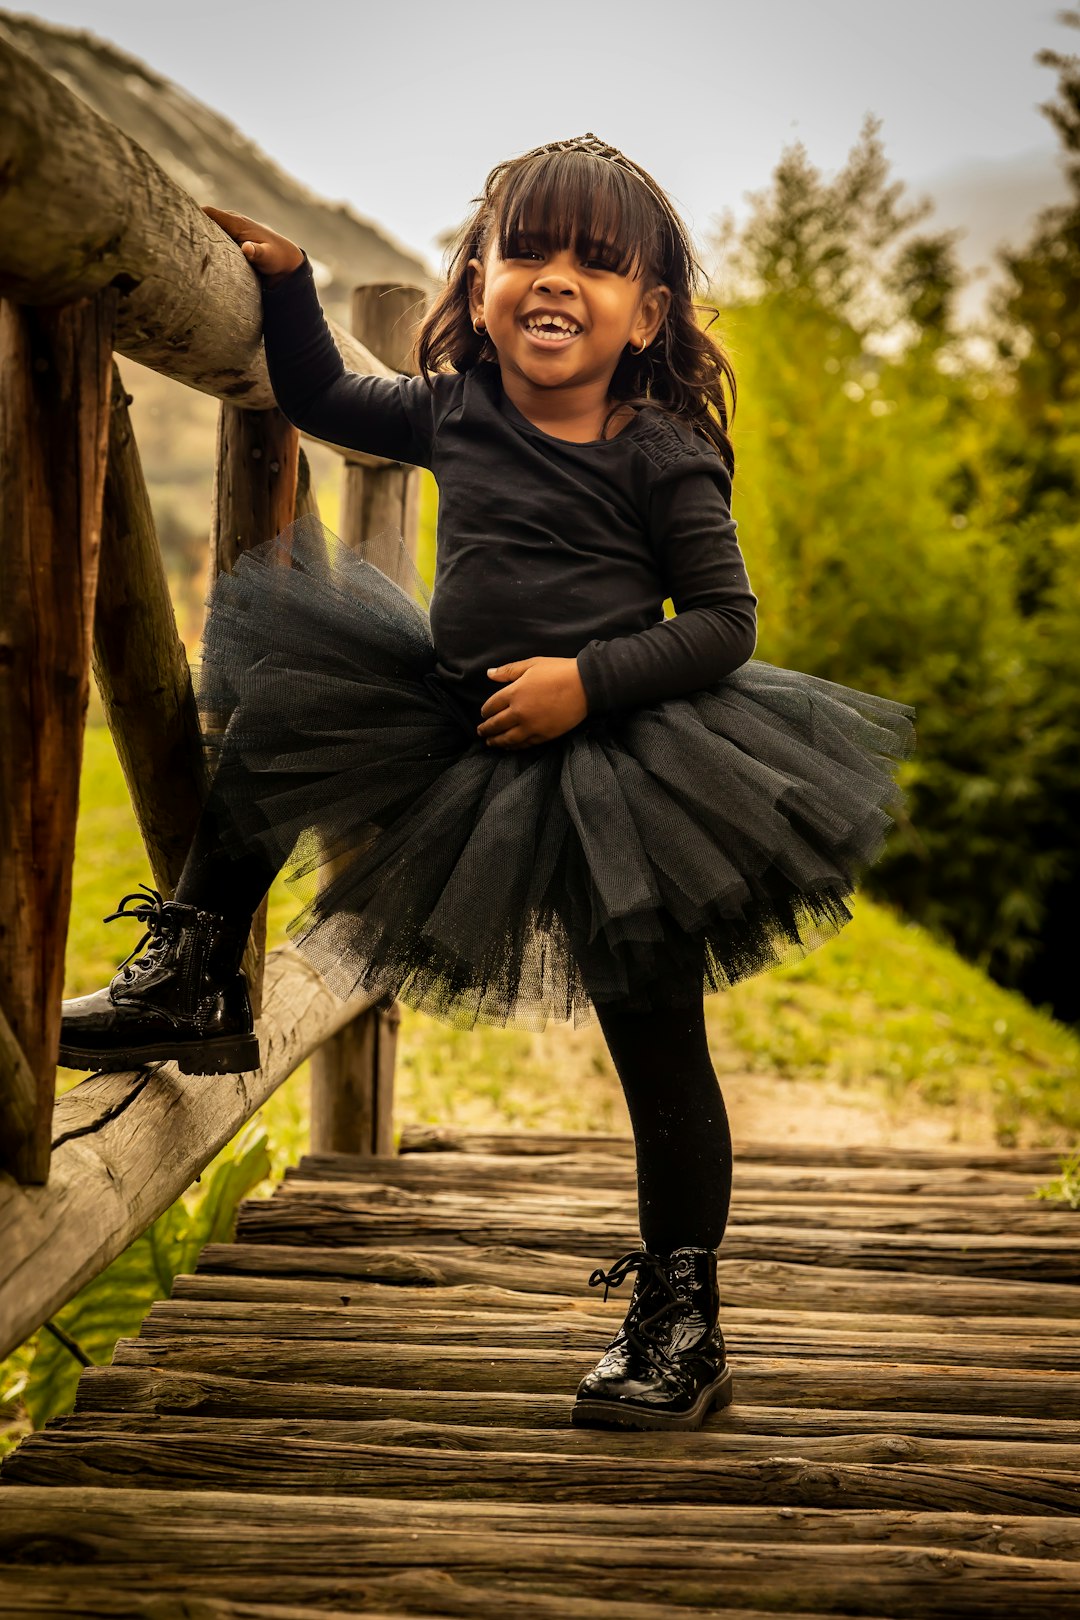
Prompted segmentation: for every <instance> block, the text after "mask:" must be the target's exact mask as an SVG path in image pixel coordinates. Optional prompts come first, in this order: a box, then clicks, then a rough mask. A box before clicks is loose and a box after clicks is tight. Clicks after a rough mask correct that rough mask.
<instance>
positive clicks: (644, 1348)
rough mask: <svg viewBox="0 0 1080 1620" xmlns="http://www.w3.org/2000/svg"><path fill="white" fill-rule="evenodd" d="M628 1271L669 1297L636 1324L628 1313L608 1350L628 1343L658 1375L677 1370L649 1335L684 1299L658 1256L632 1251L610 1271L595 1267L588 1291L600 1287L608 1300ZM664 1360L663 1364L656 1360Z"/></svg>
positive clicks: (666, 1354)
mask: <svg viewBox="0 0 1080 1620" xmlns="http://www.w3.org/2000/svg"><path fill="white" fill-rule="evenodd" d="M631 1271H636V1272H637V1273H638V1274H639V1275H641V1274H645V1275H647V1276H648V1278H649V1280H650V1281H652V1282H656V1283H660V1284H661V1285H662V1287H663V1289H664V1292H665V1293H667V1295H668V1296H669V1297H668V1298H667V1299H666V1300H665V1301H664V1303H663V1304H662V1305H661V1306H660V1308H659V1310H655V1311H653V1313H652V1315H651V1316H646V1317H643V1318H642V1320H641V1321H639V1322H633V1321H631V1318H630V1313H629V1312H628V1313H627V1317H626V1320H625V1322H624V1323H623V1325H622V1327H621V1328H620V1329H619V1331H618V1333H617V1334H616V1335H615V1337H614V1339H613V1340H612V1341H611V1343H610V1345H609V1346H608V1349H609V1350H614V1349H617V1348H618V1346H620V1345H622V1344H626V1343H629V1344H631V1345H632V1346H633V1347H634V1349H635V1350H637V1351H638V1353H639V1354H640V1355H643V1356H644V1357H645V1358H646V1359H647V1360H648V1361H650V1362H652V1365H653V1366H654V1367H656V1368H657V1370H658V1371H659V1372H664V1373H670V1372H671V1371H672V1370H673V1369H675V1368H677V1366H678V1363H677V1361H676V1359H675V1358H674V1357H673V1356H670V1355H669V1354H668V1353H667V1351H666V1350H665V1349H664V1347H663V1345H662V1344H658V1343H657V1342H656V1340H655V1339H654V1338H653V1337H652V1335H653V1334H654V1333H655V1332H656V1331H657V1329H658V1327H659V1326H660V1325H661V1324H662V1323H663V1321H664V1319H665V1318H666V1317H667V1316H668V1315H669V1314H670V1313H671V1312H672V1311H673V1310H678V1309H681V1308H682V1307H683V1306H684V1305H685V1304H686V1300H685V1298H684V1296H683V1295H682V1294H680V1293H679V1291H678V1289H677V1288H673V1287H672V1284H671V1280H670V1278H669V1277H668V1274H667V1268H666V1266H665V1265H664V1262H663V1260H661V1258H660V1256H659V1255H656V1254H651V1253H650V1252H649V1250H648V1249H631V1250H630V1251H629V1252H628V1253H627V1254H624V1255H622V1256H620V1258H619V1259H618V1260H616V1261H615V1264H614V1265H613V1266H612V1267H611V1269H610V1271H605V1270H604V1268H603V1266H598V1267H597V1268H596V1270H595V1271H594V1272H593V1273H592V1275H591V1276H590V1278H589V1287H590V1288H599V1287H600V1285H601V1284H603V1288H604V1300H605V1302H606V1301H607V1297H608V1290H609V1289H610V1288H620V1287H621V1286H622V1284H623V1283H624V1282H625V1280H626V1278H627V1277H628V1276H629V1274H630V1272H631ZM658 1356H660V1357H662V1358H663V1364H661V1362H660V1361H658V1360H657V1359H656V1358H657V1357H658Z"/></svg>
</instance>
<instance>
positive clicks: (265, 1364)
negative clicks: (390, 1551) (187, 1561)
mask: <svg viewBox="0 0 1080 1620" xmlns="http://www.w3.org/2000/svg"><path fill="white" fill-rule="evenodd" d="M243 1353H244V1369H245V1373H246V1374H247V1375H248V1376H249V1377H251V1378H256V1379H280V1380H283V1381H285V1382H288V1383H294V1384H295V1383H318V1384H364V1385H368V1386H376V1385H380V1384H382V1385H384V1386H385V1387H386V1388H387V1389H388V1390H391V1389H392V1390H398V1389H416V1388H424V1389H430V1390H462V1391H463V1390H476V1391H479V1390H491V1391H496V1392H499V1391H501V1392H506V1391H510V1390H525V1391H529V1392H532V1393H536V1394H548V1395H552V1394H560V1393H565V1392H566V1391H567V1390H570V1391H571V1392H572V1391H573V1389H574V1387H575V1386H576V1383H577V1380H578V1378H580V1377H581V1375H582V1374H583V1373H585V1372H586V1371H587V1370H588V1367H589V1365H590V1364H591V1363H592V1361H594V1360H595V1355H593V1354H592V1353H591V1352H590V1353H589V1354H582V1355H581V1356H580V1357H578V1356H575V1355H568V1354H567V1353H566V1352H565V1351H561V1350H534V1351H529V1350H526V1349H522V1350H507V1349H504V1348H502V1347H501V1346H498V1345H492V1346H488V1347H486V1348H484V1349H482V1350H481V1349H478V1348H477V1347H476V1346H467V1345H456V1344H455V1345H446V1346H434V1347H432V1346H424V1345H411V1344H394V1343H383V1344H339V1343H336V1342H335V1341H333V1340H283V1341H280V1342H277V1341H273V1340H269V1341H268V1340H265V1339H258V1338H254V1337H252V1338H248V1339H245V1341H244V1346H243ZM236 1354H237V1341H236V1339H235V1338H234V1337H223V1338H216V1339H211V1338H201V1339H195V1338H185V1339H174V1340H167V1339H141V1338H140V1339H121V1340H119V1341H118V1343H117V1345H116V1350H115V1353H114V1356H113V1362H114V1365H116V1366H123V1367H143V1368H149V1367H157V1368H164V1369H166V1370H169V1371H173V1370H177V1371H182V1372H192V1373H199V1374H202V1373H212V1374H214V1375H216V1376H219V1377H228V1376H229V1375H230V1374H232V1373H233V1372H235V1368H236ZM735 1378H736V1380H737V1383H738V1397H737V1398H738V1400H739V1401H740V1402H742V1403H746V1404H749V1405H756V1406H760V1405H768V1406H780V1405H787V1406H813V1407H820V1406H834V1407H836V1408H838V1409H845V1410H846V1409H847V1408H849V1407H853V1408H855V1409H856V1410H858V1411H869V1410H871V1409H878V1410H881V1411H904V1410H905V1409H906V1408H908V1407H910V1408H912V1409H913V1410H916V1411H922V1412H930V1411H948V1412H1001V1413H1004V1414H1005V1415H1006V1416H1011V1417H1040V1416H1042V1415H1044V1414H1045V1413H1046V1412H1053V1413H1054V1414H1055V1416H1057V1417H1059V1418H1062V1419H1064V1418H1073V1419H1075V1418H1077V1417H1080V1374H1078V1373H1072V1372H1038V1371H1028V1370H1026V1369H1023V1370H1018V1369H1016V1368H997V1367H994V1368H986V1367H951V1366H945V1365H941V1364H933V1363H914V1362H912V1363H892V1362H883V1361H875V1360H854V1359H851V1360H842V1361H836V1362H830V1361H829V1360H828V1359H826V1358H820V1359H812V1360H799V1359H796V1358H794V1357H786V1356H776V1357H770V1356H764V1355H762V1356H756V1355H755V1356H752V1357H751V1356H744V1357H742V1358H740V1360H739V1363H738V1365H737V1367H735Z"/></svg>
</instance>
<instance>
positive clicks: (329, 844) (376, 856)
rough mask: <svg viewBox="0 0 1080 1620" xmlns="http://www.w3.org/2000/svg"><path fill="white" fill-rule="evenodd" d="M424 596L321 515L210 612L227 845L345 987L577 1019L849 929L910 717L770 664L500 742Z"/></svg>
mask: <svg viewBox="0 0 1080 1620" xmlns="http://www.w3.org/2000/svg"><path fill="white" fill-rule="evenodd" d="M401 550H402V553H403V554H404V555H407V554H405V553H404V548H403V547H402V548H401ZM380 555H384V553H380ZM413 572H414V575H415V570H414V571H413ZM415 578H416V580H417V581H419V575H415ZM421 590H422V592H423V596H424V601H423V602H421V601H418V600H416V599H415V598H414V597H413V596H412V595H411V594H410V593H409V592H408V591H407V590H405V589H403V588H402V587H401V586H400V585H397V584H396V583H394V582H393V581H392V580H391V579H390V578H389V577H388V576H387V575H386V574H385V573H383V572H381V570H380V569H379V568H377V567H375V566H374V565H373V564H372V563H371V562H369V561H368V560H367V558H366V557H365V556H363V555H361V554H359V553H357V552H356V551H354V550H351V549H350V548H349V547H347V546H346V545H344V543H343V542H342V541H340V540H339V539H338V538H337V536H336V535H334V534H332V533H331V532H330V531H329V530H328V529H326V528H325V526H324V525H322V524H321V523H320V522H319V521H318V519H316V518H314V517H312V516H308V517H304V518H301V519H300V520H298V521H297V522H296V523H294V524H291V525H290V526H289V528H287V529H285V530H283V531H282V533H281V534H279V535H276V536H274V538H273V539H271V540H268V541H265V542H263V543H262V544H261V545H259V546H257V547H255V548H254V549H253V550H251V551H249V552H246V553H244V554H243V555H242V556H241V557H240V559H239V560H238V562H237V564H236V566H235V568H234V570H233V572H232V573H231V574H227V575H221V576H219V578H218V579H217V581H216V582H215V585H214V588H213V591H212V592H211V595H210V601H209V603H208V611H207V619H206V625H205V629H204V633H203V639H202V648H201V659H200V664H199V668H198V671H197V680H196V690H197V697H198V703H199V707H200V710H201V712H202V715H203V721H204V735H205V739H206V746H207V750H208V757H209V761H210V764H211V768H212V770H213V771H214V783H213V795H214V797H215V800H216V802H217V806H218V813H219V819H222V823H223V833H222V839H223V843H224V844H225V847H226V848H227V849H228V850H229V853H231V854H235V855H240V854H245V853H246V854H250V853H252V852H253V851H254V850H256V849H258V850H261V851H262V853H263V854H264V855H265V856H266V857H267V859H268V861H269V862H270V863H271V864H272V865H273V867H274V869H275V870H283V871H284V873H285V877H286V880H287V882H288V884H289V886H290V888H291V889H292V890H293V892H294V894H295V895H296V897H297V901H298V906H299V909H298V911H297V913H296V915H294V917H293V918H292V919H291V921H290V922H289V924H288V933H289V936H290V938H291V939H292V940H293V942H294V943H295V944H296V946H297V948H298V949H299V950H300V952H301V953H302V955H303V956H304V957H305V958H306V959H307V960H308V961H309V962H310V963H311V964H312V965H313V966H314V967H315V968H316V969H317V971H318V972H319V974H320V975H321V976H322V978H323V979H324V980H325V982H326V983H327V985H328V986H329V987H330V989H331V990H332V991H333V992H334V993H335V994H336V995H338V996H340V997H342V998H346V997H348V996H351V995H352V994H354V993H355V992H358V991H361V990H363V991H367V992H368V993H369V994H370V995H371V997H372V999H373V1000H376V1001H385V1000H389V999H391V998H393V997H395V996H396V997H399V998H400V999H401V1000H402V1001H403V1002H405V1003H407V1004H408V1005H410V1006H413V1007H417V1008H420V1009H422V1010H423V1011H424V1012H427V1013H430V1014H433V1015H434V1016H435V1017H437V1018H440V1019H442V1020H444V1021H445V1022H447V1023H450V1024H453V1025H457V1026H459V1027H466V1028H467V1027H471V1026H473V1025H475V1024H476V1023H477V1022H481V1023H488V1024H498V1025H508V1024H510V1025H516V1026H518V1027H521V1028H527V1029H534V1030H537V1029H542V1028H543V1027H544V1026H545V1024H546V1023H547V1021H548V1020H549V1019H556V1020H561V1021H568V1022H572V1023H574V1024H575V1025H581V1024H586V1023H590V1022H592V1021H593V1019H594V1018H595V1004H596V1003H598V1002H610V1001H619V1002H622V1003H624V1004H629V1005H634V1006H638V1007H640V1008H642V1009H648V1008H652V1007H655V1006H658V1005H660V1004H661V1002H662V1003H663V1004H664V1005H670V1004H671V1003H672V1002H673V1001H678V1000H679V999H680V998H684V999H685V1000H686V1001H687V1002H692V1001H693V1000H694V999H695V998H700V996H701V994H702V993H703V991H704V992H705V993H708V992H711V991H718V990H722V989H726V988H727V987H728V986H730V985H732V984H734V983H736V982H737V981H738V980H740V979H745V978H747V977H748V976H749V975H751V974H754V973H759V972H761V971H762V970H763V969H767V968H771V967H775V966H777V965H779V964H782V963H786V962H793V961H797V960H799V959H800V958H802V957H803V956H805V955H806V954H807V952H809V951H811V950H813V949H814V948H816V947H817V946H819V945H821V944H822V943H823V942H825V941H826V940H828V939H830V938H832V937H833V936H835V935H836V934H837V933H838V932H839V930H840V929H841V928H842V927H843V926H844V925H845V923H847V922H849V921H850V920H851V912H850V910H849V909H848V906H847V904H846V900H847V898H848V897H850V896H851V894H852V893H853V891H854V889H855V886H856V883H857V881H858V878H859V876H860V874H861V872H862V871H863V870H864V869H865V868H866V867H867V866H868V865H869V864H870V863H872V862H873V861H874V860H876V859H877V857H878V856H879V855H880V853H881V851H882V849H883V846H884V842H885V838H886V835H887V833H888V831H889V830H890V828H891V826H892V818H891V817H890V815H889V810H890V809H895V808H897V807H898V806H900V805H901V804H902V803H903V802H904V796H903V794H902V792H901V790H900V789H899V787H898V786H897V783H896V781H895V775H894V773H895V762H896V761H898V760H900V759H903V758H905V757H907V756H908V755H909V754H910V753H911V752H912V749H913V747H914V735H915V734H914V729H913V725H912V720H913V717H914V710H913V709H912V708H910V707H909V706H907V705H905V704H902V703H898V702H895V701H894V700H892V699H889V698H882V697H875V696H871V695H870V694H868V693H865V692H858V691H854V690H852V689H851V688H850V687H846V686H841V685H837V684H835V683H834V682H832V681H827V680H823V679H821V678H819V677H816V676H813V675H807V674H803V673H801V672H799V671H798V670H789V669H780V668H777V667H776V666H775V665H772V664H769V663H765V662H764V661H763V660H761V659H757V658H754V659H751V660H750V661H749V663H747V664H745V665H744V666H743V667H742V668H741V669H739V670H737V671H735V673H734V674H732V675H729V676H727V677H726V678H725V679H724V680H721V681H719V682H717V683H716V684H715V685H713V686H709V687H707V688H705V689H703V690H701V691H697V692H694V693H692V694H690V695H689V696H687V697H681V698H677V699H674V700H669V701H667V702H663V703H657V704H654V705H650V706H647V707H643V708H639V709H635V710H627V711H622V712H620V713H618V714H607V715H596V716H587V717H586V719H585V720H583V721H582V722H581V723H580V725H578V726H576V727H575V728H574V729H573V730H572V731H569V732H567V733H565V734H564V735H563V736H561V737H558V738H555V739H553V740H551V741H549V742H545V743H540V744H537V745H535V746H533V747H530V748H524V749H517V750H512V749H499V748H494V747H489V746H488V745H487V744H485V742H484V741H483V739H482V738H480V737H478V736H477V734H476V726H477V725H478V723H479V720H480V715H479V712H478V710H474V707H473V706H472V705H470V706H469V707H468V709H466V708H465V707H464V706H463V704H462V701H461V700H460V699H459V698H457V697H453V696H451V695H450V693H449V691H448V688H447V686H446V683H445V682H443V681H442V680H441V679H440V678H439V677H438V676H437V675H436V673H435V669H434V666H435V654H434V649H433V645H432V639H431V631H430V625H429V620H428V615H427V611H426V599H427V593H426V588H423V587H422V585H421ZM522 656H528V654H527V652H526V650H524V649H523V652H522Z"/></svg>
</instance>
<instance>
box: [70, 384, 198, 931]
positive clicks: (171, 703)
mask: <svg viewBox="0 0 1080 1620" xmlns="http://www.w3.org/2000/svg"><path fill="white" fill-rule="evenodd" d="M130 399H131V396H130V395H129V394H128V393H127V392H126V390H125V388H124V385H123V382H122V380H121V377H120V372H119V370H118V368H117V366H116V364H115V362H114V363H113V367H112V395H111V401H110V412H109V458H108V470H107V473H106V478H105V497H104V510H103V517H102V532H101V568H100V572H99V577H98V590H97V600H96V604H95V610H94V655H93V668H94V677H95V679H96V681H97V687H98V691H99V692H100V694H101V702H102V707H103V709H104V711H105V718H106V720H107V721H108V725H109V730H110V732H111V733H112V738H113V742H114V744H115V745H116V752H117V756H118V758H119V760H120V765H121V769H122V770H123V773H124V780H125V781H126V783H127V789H128V794H129V795H130V798H131V805H132V809H133V810H134V812H135V819H136V821H137V822H138V825H139V831H140V832H141V834H142V840H143V844H144V845H145V847H146V854H147V859H148V861H149V863H150V869H151V872H152V874H153V881H154V884H155V885H156V887H157V888H158V889H159V890H160V891H161V893H162V894H163V895H164V896H165V898H166V899H171V897H172V894H173V891H174V889H175V887H176V883H177V880H178V879H179V877H180V873H181V871H182V870H183V865H184V860H185V858H186V856H187V852H188V849H189V847H190V845H191V840H192V837H193V835H194V832H195V825H196V822H197V821H198V819H199V811H200V810H201V808H202V803H203V800H204V798H205V797H206V785H207V784H206V764H205V759H204V755H203V746H202V735H201V731H200V726H199V716H198V711H197V709H196V706H195V694H194V691H193V689H192V684H191V672H190V670H189V668H188V659H187V652H186V650H185V648H184V644H183V642H182V641H181V640H180V636H179V633H178V631H177V628H176V617H175V615H174V613H173V606H172V598H171V596H170V593H169V583H168V580H167V578H166V575H165V564H164V561H163V559H162V555H161V547H160V546H159V544H158V537H157V530H156V527H155V524H154V515H153V512H152V511H151V507H150V496H149V492H148V491H147V488H146V481H145V479H144V477H143V470H142V462H141V460H140V458H139V450H138V446H137V445H136V443H135V433H134V430H133V428H132V425H131V418H130V416H129V414H128V404H129V401H130Z"/></svg>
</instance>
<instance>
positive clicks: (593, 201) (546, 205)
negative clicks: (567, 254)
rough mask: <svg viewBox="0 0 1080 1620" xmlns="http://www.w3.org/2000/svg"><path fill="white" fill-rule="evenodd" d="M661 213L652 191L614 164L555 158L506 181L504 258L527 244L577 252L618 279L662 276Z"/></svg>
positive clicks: (501, 225)
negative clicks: (603, 264) (601, 262)
mask: <svg viewBox="0 0 1080 1620" xmlns="http://www.w3.org/2000/svg"><path fill="white" fill-rule="evenodd" d="M658 212H659V210H658V207H657V204H656V202H655V200H654V199H653V198H652V197H651V196H650V195H649V192H648V190H647V188H646V187H645V186H643V185H642V184H641V182H640V181H638V180H637V179H635V178H634V176H633V175H631V174H628V173H627V172H626V170H625V169H621V168H619V167H618V166H617V165H616V164H614V163H609V162H606V161H603V162H598V161H597V159H596V158H594V157H591V156H590V155H589V154H588V153H582V152H565V151H563V152H549V153H545V154H544V155H543V156H542V157H538V158H537V159H535V160H534V161H533V162H532V163H525V164H522V165H521V166H520V167H519V168H518V169H516V170H515V171H514V172H512V173H511V174H509V175H508V176H507V180H506V184H505V186H504V187H503V188H502V192H501V195H500V196H499V198H498V204H497V217H496V221H495V235H496V237H497V240H498V245H499V253H500V254H501V256H502V257H503V258H504V259H505V258H512V257H513V256H514V253H515V251H517V250H521V249H523V248H525V247H526V246H527V247H529V248H530V249H537V250H542V251H544V252H547V253H551V252H556V251H558V250H559V249H560V248H568V247H572V248H573V250H574V252H575V253H576V254H577V256H578V258H579V259H581V260H582V261H583V262H584V261H585V260H587V259H593V258H601V259H604V260H606V261H608V262H609V266H610V268H611V269H612V270H615V271H617V272H618V274H619V275H637V274H644V273H646V272H649V273H651V274H653V275H658V274H659V270H660V262H659V261H660V255H659V247H660V221H659V219H658V217H657V216H658Z"/></svg>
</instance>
